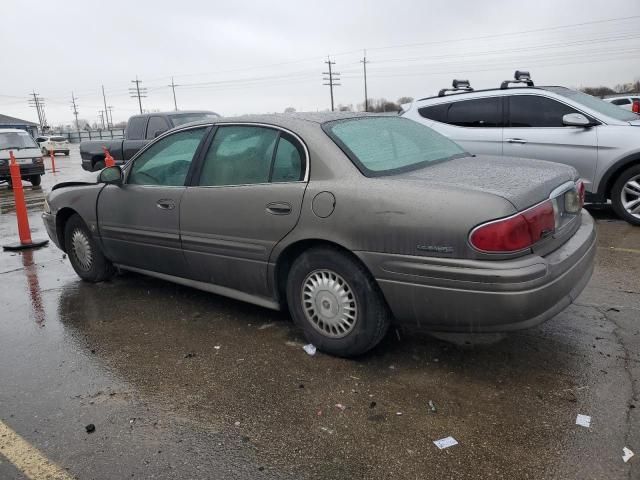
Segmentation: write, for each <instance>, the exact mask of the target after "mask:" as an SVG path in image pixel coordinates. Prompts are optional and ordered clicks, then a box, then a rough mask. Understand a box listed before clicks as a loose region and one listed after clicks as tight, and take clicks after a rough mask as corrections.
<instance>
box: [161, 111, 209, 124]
mask: <svg viewBox="0 0 640 480" xmlns="http://www.w3.org/2000/svg"><path fill="white" fill-rule="evenodd" d="M170 118H171V123H173V126H174V127H177V126H178V125H184V124H185V123H191V122H200V121H202V120H214V119H216V118H220V115H218V114H217V113H213V112H199V113H183V114H180V115H171V117H170Z"/></svg>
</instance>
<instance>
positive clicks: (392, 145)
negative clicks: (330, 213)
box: [322, 117, 467, 177]
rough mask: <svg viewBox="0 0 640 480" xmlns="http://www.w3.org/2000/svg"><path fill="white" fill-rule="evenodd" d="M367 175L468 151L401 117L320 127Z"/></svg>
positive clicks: (389, 172) (353, 120) (412, 167)
mask: <svg viewBox="0 0 640 480" xmlns="http://www.w3.org/2000/svg"><path fill="white" fill-rule="evenodd" d="M322 128H323V129H324V131H325V132H326V133H327V134H328V135H329V136H330V137H331V138H332V139H333V141H334V142H336V144H337V145H338V146H339V147H340V148H341V149H342V150H343V151H344V152H345V153H346V154H347V156H348V157H349V158H350V159H351V161H352V162H353V163H354V164H355V165H356V166H357V167H358V169H359V170H360V171H361V172H362V173H363V174H364V175H365V176H368V177H375V176H381V175H392V174H394V173H400V172H404V171H409V170H415V169H418V168H422V167H424V166H427V165H428V164H429V163H435V162H439V161H444V160H448V159H452V158H456V157H463V156H466V155H467V154H466V153H465V152H464V150H463V149H462V148H461V147H460V146H459V145H458V144H456V143H455V142H453V141H451V140H449V139H448V138H447V137H445V136H444V135H440V134H439V133H437V132H435V131H434V130H432V129H430V128H429V127H426V126H425V125H422V124H421V123H418V122H414V121H411V120H407V119H405V118H401V117H363V118H350V119H347V120H338V121H334V122H329V123H327V124H325V125H323V127H322Z"/></svg>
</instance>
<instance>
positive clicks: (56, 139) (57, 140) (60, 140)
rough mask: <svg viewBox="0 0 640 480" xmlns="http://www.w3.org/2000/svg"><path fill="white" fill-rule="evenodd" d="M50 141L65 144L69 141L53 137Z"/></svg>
mask: <svg viewBox="0 0 640 480" xmlns="http://www.w3.org/2000/svg"><path fill="white" fill-rule="evenodd" d="M50 140H51V141H52V142H64V141H66V140H67V139H66V138H65V137H51V138H50Z"/></svg>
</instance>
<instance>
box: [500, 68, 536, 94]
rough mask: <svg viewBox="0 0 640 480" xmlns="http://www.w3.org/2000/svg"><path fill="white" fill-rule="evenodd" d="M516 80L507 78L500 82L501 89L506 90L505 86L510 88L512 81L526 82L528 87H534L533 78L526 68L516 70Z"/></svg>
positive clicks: (514, 75)
mask: <svg viewBox="0 0 640 480" xmlns="http://www.w3.org/2000/svg"><path fill="white" fill-rule="evenodd" d="M513 78H514V80H505V81H504V82H502V83H501V84H500V89H502V90H504V89H505V88H509V84H511V83H526V84H527V86H528V87H533V86H534V85H533V80H531V75H530V74H529V72H526V71H524V70H516V73H514V74H513Z"/></svg>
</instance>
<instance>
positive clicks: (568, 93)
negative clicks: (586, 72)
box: [545, 87, 638, 122]
mask: <svg viewBox="0 0 640 480" xmlns="http://www.w3.org/2000/svg"><path fill="white" fill-rule="evenodd" d="M545 90H549V91H550V92H553V93H557V94H558V95H562V96H563V97H565V98H568V99H570V100H573V101H574V102H576V103H579V104H581V105H584V106H585V107H587V108H590V109H591V110H594V111H596V112H598V113H601V114H603V115H606V116H607V117H611V118H615V119H616V120H620V121H622V122H630V121H632V120H638V115H636V114H635V113H633V112H630V111H629V110H625V109H624V108H620V107H618V106H617V105H613V104H612V103H609V102H605V101H604V100H600V99H599V98H597V97H593V96H591V95H588V94H586V93H583V92H578V91H577V90H571V89H570V88H565V87H545Z"/></svg>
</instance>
